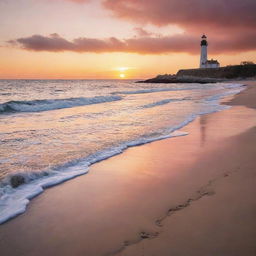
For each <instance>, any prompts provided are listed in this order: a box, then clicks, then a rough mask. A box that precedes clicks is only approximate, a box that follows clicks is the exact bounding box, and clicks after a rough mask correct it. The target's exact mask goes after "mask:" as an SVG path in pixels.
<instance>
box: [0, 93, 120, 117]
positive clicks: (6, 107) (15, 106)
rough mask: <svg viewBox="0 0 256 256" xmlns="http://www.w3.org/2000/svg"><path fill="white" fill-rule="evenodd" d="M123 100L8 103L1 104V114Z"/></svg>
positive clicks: (116, 97)
mask: <svg viewBox="0 0 256 256" xmlns="http://www.w3.org/2000/svg"><path fill="white" fill-rule="evenodd" d="M118 100H122V97H121V96H113V95H112V96H96V97H91V98H82V97H81V98H67V99H45V100H31V101H8V102H5V103H2V104H0V113H8V112H9V113H11V112H42V111H49V110H55V109H63V108H72V107H78V106H86V105H92V104H100V103H105V102H112V101H118Z"/></svg>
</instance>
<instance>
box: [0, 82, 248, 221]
mask: <svg viewBox="0 0 256 256" xmlns="http://www.w3.org/2000/svg"><path fill="white" fill-rule="evenodd" d="M243 88H244V87H243V85H242V84H235V83H217V84H145V83H135V81H133V80H0V143H1V147H0V224H1V223H4V222H5V221H7V220H9V219H10V218H13V217H15V216H17V215H19V214H21V213H23V212H24V211H25V210H26V206H27V204H28V203H29V202H30V200H31V199H32V198H33V197H35V196H36V195H38V194H40V193H42V192H43V191H44V189H45V188H47V187H50V186H53V185H57V184H59V183H61V182H63V181H66V180H69V179H71V178H74V177H77V176H79V175H84V174H86V173H87V172H88V171H89V170H90V165H92V164H93V163H96V162H99V161H101V160H104V159H107V158H109V157H111V156H114V155H117V154H120V153H122V152H123V151H124V150H125V149H127V148H128V147H132V146H137V145H141V144H145V143H149V142H152V141H156V140H160V139H165V138H171V137H176V136H185V135H187V133H185V132H182V127H184V126H185V125H187V124H188V123H189V122H191V121H193V120H194V119H195V118H196V117H198V116H199V115H202V114H206V113H212V112H216V111H221V110H224V109H226V108H228V106H224V105H220V103H219V101H220V100H221V99H222V98H223V97H226V96H231V95H235V94H237V93H239V92H240V91H241V90H243ZM156 171H157V170H156ZM17 182H18V183H22V184H21V185H20V186H17V187H14V186H15V184H16V185H17Z"/></svg>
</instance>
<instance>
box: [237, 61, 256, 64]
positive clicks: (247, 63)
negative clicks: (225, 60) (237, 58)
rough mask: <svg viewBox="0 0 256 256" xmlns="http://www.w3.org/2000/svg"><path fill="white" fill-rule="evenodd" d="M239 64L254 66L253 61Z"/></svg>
mask: <svg viewBox="0 0 256 256" xmlns="http://www.w3.org/2000/svg"><path fill="white" fill-rule="evenodd" d="M240 64H241V65H254V64H255V63H254V62H253V61H242V62H241V63H240Z"/></svg>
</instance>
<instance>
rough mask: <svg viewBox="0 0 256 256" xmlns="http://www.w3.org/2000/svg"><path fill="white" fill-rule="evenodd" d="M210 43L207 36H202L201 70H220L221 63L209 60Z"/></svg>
mask: <svg viewBox="0 0 256 256" xmlns="http://www.w3.org/2000/svg"><path fill="white" fill-rule="evenodd" d="M207 47H208V42H207V37H206V35H203V36H202V41H201V57H200V68H219V67H220V63H219V62H218V61H217V60H213V59H211V60H208V52H207Z"/></svg>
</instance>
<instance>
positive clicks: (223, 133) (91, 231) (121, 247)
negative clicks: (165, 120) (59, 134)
mask: <svg viewBox="0 0 256 256" xmlns="http://www.w3.org/2000/svg"><path fill="white" fill-rule="evenodd" d="M246 83H247V84H248V83H249V84H250V87H249V88H248V89H247V90H246V91H243V92H242V93H241V94H239V95H238V96H236V97H235V98H234V99H233V100H231V102H229V103H228V104H231V105H234V107H232V108H231V109H228V110H225V111H222V112H218V113H214V114H209V115H203V116H201V117H199V118H198V119H196V120H195V121H194V122H192V123H191V124H189V125H188V126H186V127H184V128H183V129H182V131H186V132H189V135H188V136H184V137H177V138H171V139H166V140H162V141H157V142H153V143H150V144H146V145H143V146H139V147H134V148H130V149H128V150H127V151H125V152H124V153H123V154H121V155H118V156H115V157H112V158H110V159H108V160H105V161H102V162H100V163H98V164H95V165H93V166H92V167H91V168H90V172H89V174H87V175H84V176H81V177H78V178H76V179H74V180H71V181H68V182H66V183H63V184H61V185H58V186H56V187H53V188H51V189H48V190H46V191H45V192H44V193H43V194H42V195H40V196H39V197H37V198H35V199H33V200H32V202H31V203H30V204H29V206H28V210H27V211H26V212H25V214H23V215H20V216H19V217H17V218H15V219H13V220H11V221H9V222H7V223H5V224H3V225H1V226H0V252H1V255H6V256H7V255H8V256H16V255H17V256H23V255H24V256H41V255H49V256H53V255H64V256H66V255H67V256H71V255H72V256H73V255H74V256H80V255H81V256H82V255H83V256H85V255H86V256H87V255H88V256H94V255H95V256H97V255H122V256H126V255H135V256H137V255H145V256H149V255H150V256H151V255H161V256H162V255H175V256H176V255H177V256H180V255H186V256H187V255H192V256H193V255H204V256H205V255H209V256H210V255H211V256H212V255H218V256H219V255H223V256H224V255H229V256H236V255H239V256H240V255H241V256H253V255H256V245H255V241H256V221H255V216H256V201H255V199H254V197H255V192H256V179H255V178H256V160H255V157H256V147H255V143H256V128H255V126H256V110H255V102H256V84H255V82H246Z"/></svg>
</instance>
